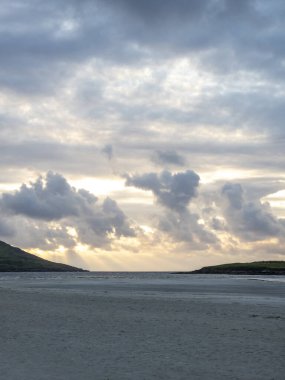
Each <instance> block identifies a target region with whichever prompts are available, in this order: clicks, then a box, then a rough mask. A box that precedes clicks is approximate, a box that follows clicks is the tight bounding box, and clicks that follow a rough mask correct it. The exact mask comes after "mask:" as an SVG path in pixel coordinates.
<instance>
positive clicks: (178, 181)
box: [126, 170, 217, 249]
mask: <svg viewBox="0 0 285 380" xmlns="http://www.w3.org/2000/svg"><path fill="white" fill-rule="evenodd" d="M199 180H200V177H199V176H198V174H196V173H195V172H194V171H192V170H186V171H185V172H178V173H175V174H172V173H171V172H169V171H167V170H164V171H162V172H161V173H159V174H157V173H146V174H143V175H134V176H128V177H127V180H126V185H127V186H135V187H138V188H140V189H143V190H150V191H152V192H153V194H154V196H155V198H156V200H157V202H158V203H159V204H160V205H162V206H163V207H164V208H165V212H163V214H162V215H160V217H159V223H158V228H159V229H160V230H161V231H163V232H165V233H167V234H168V235H170V236H171V237H172V238H173V239H174V240H176V241H184V242H188V243H191V244H192V246H193V245H195V248H196V249H197V248H198V247H200V248H199V249H202V247H203V249H206V247H207V244H208V243H216V242H217V239H216V237H215V236H214V234H213V233H211V232H210V231H207V230H206V228H205V227H204V226H203V225H202V224H200V223H199V219H200V217H199V216H198V215H196V214H193V213H190V211H189V210H188V206H189V203H190V201H191V200H192V199H193V198H194V197H196V195H197V188H198V185H199Z"/></svg>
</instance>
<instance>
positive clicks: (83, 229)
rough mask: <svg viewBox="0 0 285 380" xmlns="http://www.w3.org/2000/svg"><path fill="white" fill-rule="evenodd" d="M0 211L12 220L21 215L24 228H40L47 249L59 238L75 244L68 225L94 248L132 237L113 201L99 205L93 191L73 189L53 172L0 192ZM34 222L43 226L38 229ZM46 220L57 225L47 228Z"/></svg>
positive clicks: (80, 239)
mask: <svg viewBox="0 0 285 380" xmlns="http://www.w3.org/2000/svg"><path fill="white" fill-rule="evenodd" d="M0 210H1V214H3V215H6V217H9V218H12V220H13V217H14V216H16V217H18V219H17V220H19V217H21V218H22V219H23V218H24V219H25V221H24V222H21V221H20V222H19V223H22V228H24V229H27V228H32V230H34V229H39V230H41V231H42V233H40V235H41V236H42V240H43V241H49V244H47V246H48V247H49V248H50V246H51V245H52V246H54V245H55V244H57V245H60V241H61V240H62V241H65V244H64V245H65V246H70V244H71V243H72V244H75V243H74V242H75V238H74V237H72V236H70V235H69V234H68V228H74V229H75V230H76V233H77V235H78V237H77V238H78V241H79V242H82V243H86V244H89V245H92V246H94V247H100V246H107V245H108V244H109V243H110V242H111V240H112V238H113V236H115V237H116V238H120V237H121V236H126V237H133V236H135V231H134V229H132V228H131V226H130V223H129V221H128V219H127V217H126V215H125V214H124V213H123V211H122V210H121V209H120V208H119V206H118V205H117V203H116V202H115V201H114V200H112V199H110V198H106V199H105V200H104V201H103V203H102V204H99V203H98V199H97V198H96V197H95V196H94V195H93V194H91V193H90V192H88V191H86V190H84V189H79V190H76V189H75V188H74V187H71V186H70V185H69V183H68V182H67V180H66V179H65V178H64V177H63V176H61V175H59V174H56V173H53V172H48V173H47V175H46V176H45V177H44V178H43V177H39V178H38V179H37V180H36V181H35V182H33V183H31V184H30V185H25V184H24V185H22V186H21V188H20V190H17V191H14V192H11V193H7V192H6V193H3V194H2V197H1V198H0ZM27 220H28V221H29V220H30V223H28V222H27ZM36 222H37V223H38V222H39V223H40V226H44V228H43V227H41V228H39V227H38V224H37V223H36ZM44 222H46V223H44ZM48 222H57V224H58V225H59V227H56V228H54V227H49V226H48ZM27 223H28V227H26V225H27ZM35 223H36V224H35ZM23 226H24V227H23ZM1 230H3V228H2V229H1ZM4 232H5V230H4ZM2 234H3V231H2ZM38 235H39V233H38ZM41 246H43V244H41Z"/></svg>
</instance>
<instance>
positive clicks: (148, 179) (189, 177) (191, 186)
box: [126, 170, 200, 211]
mask: <svg viewBox="0 0 285 380" xmlns="http://www.w3.org/2000/svg"><path fill="white" fill-rule="evenodd" d="M199 180H200V178H199V176H198V174H196V173H195V172H193V171H192V170H187V171H185V172H181V173H175V174H171V173H170V172H169V171H167V170H164V171H162V172H161V173H160V174H159V175H157V174H156V173H147V174H143V175H134V176H128V177H127V181H126V185H127V186H135V187H138V188H140V189H144V190H151V191H152V192H153V194H154V195H155V197H156V198H157V200H158V202H159V203H161V204H162V205H163V206H165V207H167V208H169V209H172V210H176V211H180V210H181V211H183V210H185V209H186V207H187V206H188V204H189V202H190V200H191V199H192V198H193V197H195V196H196V190H197V187H198V185H199Z"/></svg>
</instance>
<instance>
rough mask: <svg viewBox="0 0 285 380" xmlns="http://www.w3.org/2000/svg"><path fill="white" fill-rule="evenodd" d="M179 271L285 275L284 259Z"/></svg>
mask: <svg viewBox="0 0 285 380" xmlns="http://www.w3.org/2000/svg"><path fill="white" fill-rule="evenodd" d="M179 273H194V274H196V273H197V274H253V275H285V261H255V262H253V263H233V264H221V265H214V266H209V267H204V268H201V269H198V270H195V271H192V272H179Z"/></svg>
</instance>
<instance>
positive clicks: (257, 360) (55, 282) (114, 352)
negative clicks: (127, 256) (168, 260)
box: [0, 272, 285, 380]
mask: <svg viewBox="0 0 285 380" xmlns="http://www.w3.org/2000/svg"><path fill="white" fill-rule="evenodd" d="M0 304H1V308H0V367H1V377H2V378H3V379H6V380H19V379H21V380H51V379H53V380H78V379H82V380H97V379H98V380H105V379H106V380H128V379H130V380H131V379H132V380H134V379H137V380H142V379H145V380H148V379H161V380H166V379H173V380H176V379H177V380H184V379H185V380H186V379H187V380H189V379H190V380H196V379H197V380H198V379H199V380H203V379H206V380H208V379H209V380H210V379H211V380H213V379H217V380H223V379H225V380H231V379H240V380H269V379H274V380H283V379H284V373H285V362H284V355H285V278H284V277H283V276H278V278H276V277H274V276H272V277H268V276H267V277H266V278H265V277H262V276H254V277H252V276H226V275H175V274H169V273H114V272H113V273H106V272H90V273H61V274H58V273H9V274H7V273H1V274H0Z"/></svg>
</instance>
